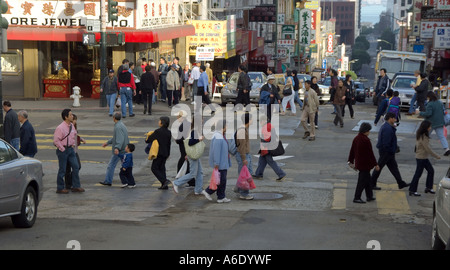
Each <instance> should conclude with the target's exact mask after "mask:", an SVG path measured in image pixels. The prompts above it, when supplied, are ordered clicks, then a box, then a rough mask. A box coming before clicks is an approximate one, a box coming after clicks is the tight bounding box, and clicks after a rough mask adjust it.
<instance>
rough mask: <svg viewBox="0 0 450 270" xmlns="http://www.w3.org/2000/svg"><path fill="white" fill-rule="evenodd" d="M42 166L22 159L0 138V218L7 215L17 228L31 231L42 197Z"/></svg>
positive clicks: (34, 160)
mask: <svg viewBox="0 0 450 270" xmlns="http://www.w3.org/2000/svg"><path fill="white" fill-rule="evenodd" d="M42 177H43V170H42V163H41V162H40V161H39V160H37V159H34V158H28V157H24V156H22V154H20V153H19V152H18V151H17V150H16V149H14V148H13V147H12V146H11V145H10V144H8V143H7V142H5V141H4V140H2V139H0V217H6V216H10V217H11V220H12V223H13V224H14V226H15V227H18V228H30V227H32V226H33V225H34V223H35V221H36V217H37V210H38V204H39V202H40V200H41V199H42V195H43V191H44V190H43V183H42Z"/></svg>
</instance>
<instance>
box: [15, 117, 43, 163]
mask: <svg viewBox="0 0 450 270" xmlns="http://www.w3.org/2000/svg"><path fill="white" fill-rule="evenodd" d="M17 117H18V118H19V122H20V123H21V124H22V126H21V127H20V149H19V152H20V153H21V154H22V155H24V156H26V157H34V156H35V155H36V153H37V151H38V150H37V144H36V134H35V132H34V128H33V126H32V125H31V123H30V121H28V113H27V111H23V110H22V111H19V113H18V114H17Z"/></svg>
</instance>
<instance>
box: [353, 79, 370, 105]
mask: <svg viewBox="0 0 450 270" xmlns="http://www.w3.org/2000/svg"><path fill="white" fill-rule="evenodd" d="M353 85H354V86H355V101H358V102H363V103H364V102H366V96H367V92H368V91H369V88H366V87H365V86H364V83H362V82H358V81H355V82H354V83H353Z"/></svg>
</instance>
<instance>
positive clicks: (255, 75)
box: [221, 71, 267, 105]
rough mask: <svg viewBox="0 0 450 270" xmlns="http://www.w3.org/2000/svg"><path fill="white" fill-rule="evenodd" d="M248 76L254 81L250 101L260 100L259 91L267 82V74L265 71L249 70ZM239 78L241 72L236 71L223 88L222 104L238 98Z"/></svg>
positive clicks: (256, 101)
mask: <svg viewBox="0 0 450 270" xmlns="http://www.w3.org/2000/svg"><path fill="white" fill-rule="evenodd" d="M247 74H248V76H249V77H250V80H251V82H252V89H251V91H250V102H252V103H258V102H259V92H260V90H261V87H262V86H263V85H264V84H265V83H266V82H267V76H266V74H264V72H257V71H249V72H248V73H247ZM238 79H239V72H235V73H233V74H232V75H231V77H230V79H228V82H227V84H226V85H225V86H224V87H223V88H222V92H221V101H222V105H225V104H227V103H228V102H233V103H235V102H236V98H237V83H238Z"/></svg>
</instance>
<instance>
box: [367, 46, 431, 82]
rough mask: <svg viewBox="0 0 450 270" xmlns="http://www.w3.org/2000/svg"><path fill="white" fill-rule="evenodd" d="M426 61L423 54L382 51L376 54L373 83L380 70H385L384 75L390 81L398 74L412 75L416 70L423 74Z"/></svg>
mask: <svg viewBox="0 0 450 270" xmlns="http://www.w3.org/2000/svg"><path fill="white" fill-rule="evenodd" d="M426 61H427V56H426V55H425V54H424V53H414V52H406V51H390V50H382V51H380V52H378V54H377V62H376V64H375V83H376V81H377V79H378V76H379V75H380V74H379V73H380V69H382V68H385V69H386V71H387V73H386V74H387V75H388V77H389V79H391V80H392V79H393V78H394V75H395V73H398V72H404V73H414V72H415V71H416V70H420V72H424V71H425V65H426Z"/></svg>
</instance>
